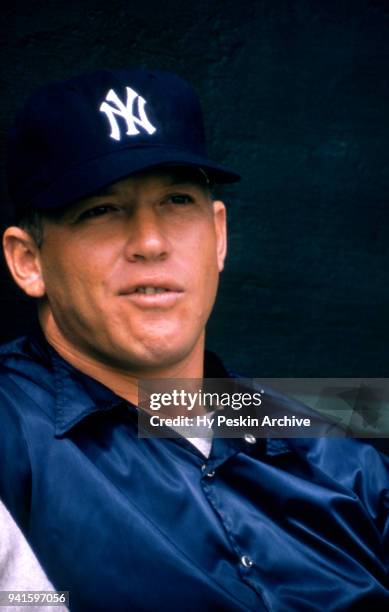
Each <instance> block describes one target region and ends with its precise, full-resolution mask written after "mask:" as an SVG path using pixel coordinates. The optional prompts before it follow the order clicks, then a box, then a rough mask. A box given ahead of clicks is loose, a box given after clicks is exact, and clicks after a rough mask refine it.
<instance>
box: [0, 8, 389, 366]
mask: <svg viewBox="0 0 389 612" xmlns="http://www.w3.org/2000/svg"><path fill="white" fill-rule="evenodd" d="M0 40H1V43H0V44H1V50H0V51H1V71H0V81H1V92H2V94H1V97H0V129H1V153H0V155H1V162H3V160H4V146H5V143H4V140H5V138H4V136H5V132H6V130H7V128H8V127H9V126H10V123H11V120H12V117H13V116H14V114H15V112H16V110H17V109H19V108H20V107H21V105H22V104H23V102H24V101H25V99H26V97H27V96H28V95H29V94H30V93H31V92H32V91H33V90H34V89H35V88H36V87H37V86H40V85H41V84H43V83H45V82H46V81H48V80H53V79H57V78H65V77H68V76H71V75H74V74H77V73H79V72H83V71H90V70H93V69H95V68H101V67H119V66H126V65H131V64H141V65H144V66H147V67H152V68H163V69H168V70H173V71H175V72H178V73H179V74H180V75H182V76H183V77H185V78H187V79H188V80H190V81H191V82H192V84H193V85H194V86H195V87H196V89H197V91H198V92H199V94H200V96H201V98H202V101H203V108H204V113H205V122H206V128H207V133H208V143H209V149H210V154H211V156H213V157H214V158H215V159H217V160H218V161H221V162H225V163H227V164H228V165H230V166H231V167H232V168H235V169H236V170H237V171H239V172H241V173H242V174H243V175H244V181H243V182H242V183H241V184H240V185H239V186H234V187H228V188H225V189H224V190H223V197H224V198H225V200H226V202H227V203H228V207H229V217H230V255H229V260H228V264H227V268H226V270H225V272H224V273H223V277H222V281H221V289H220V294H219V299H218V303H217V306H216V309H215V311H214V314H213V315H212V319H211V322H210V324H209V330H208V345H209V347H210V348H213V349H215V350H217V351H218V352H219V353H220V354H221V355H223V357H224V358H225V360H226V362H228V363H229V364H230V365H231V366H233V367H234V368H235V369H237V370H239V371H241V372H243V373H246V374H247V375H253V376H267V377H269V376H296V377H303V376H304V377H308V376H320V377H327V376H338V377H347V376H354V377H365V376H366V377H375V376H376V377H381V376H382V377H386V376H387V373H388V368H387V354H388V340H389V326H388V315H389V282H388V280H389V274H388V272H389V206H388V201H387V198H388V194H389V190H388V187H389V172H388V170H389V168H388V165H389V150H388V148H389V138H388V136H389V121H388V113H389V107H388V102H389V77H388V74H389V0H387V1H383V0H381V1H378V0H377V1H370V2H368V1H366V0H364V1H363V0H354V1H352V2H345V1H342V0H338V1H337V2H332V1H331V0H322V1H319V0H316V1H314V0H312V1H308V0H299V1H298V0H296V1H294V0H260V1H257V2H255V1H254V2H253V1H251V2H245V1H243V2H242V1H240V2H238V1H235V2H234V1H231V0H223V1H221V0H199V1H197V2H195V3H183V2H182V1H179V0H173V1H168V2H165V3H160V2H157V1H156V0H142V1H141V2H136V3H134V2H128V1H126V2H125V1H122V0H110V1H109V2H107V0H94V1H92V0H86V1H84V2H77V3H76V2H72V1H67V2H58V3H57V2H47V0H45V1H44V0H31V1H30V2H29V3H28V4H24V3H22V2H18V1H17V0H16V1H15V2H13V3H9V5H8V7H6V8H3V9H2V26H1V38H0ZM3 166H4V164H3V163H2V172H3ZM3 174H4V172H3ZM1 201H2V212H1V223H2V226H4V225H5V224H6V223H7V222H9V220H10V208H9V204H8V203H7V196H6V193H5V186H4V181H2V192H1ZM194 257H195V254H194ZM0 291H1V295H0V300H1V302H0V307H1V314H2V317H1V328H0V341H5V340H7V339H9V338H11V337H14V336H16V335H18V334H19V333H20V332H21V331H24V330H26V329H28V327H29V326H30V322H31V320H32V317H33V312H34V306H33V304H32V303H31V302H29V301H27V300H25V299H23V297H22V295H21V294H20V293H19V291H18V290H16V289H13V285H12V283H11V281H10V280H9V278H8V276H7V274H6V273H5V271H4V270H3V271H2V273H1V278H0Z"/></svg>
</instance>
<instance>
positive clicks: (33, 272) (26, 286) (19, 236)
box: [3, 226, 45, 298]
mask: <svg viewBox="0 0 389 612" xmlns="http://www.w3.org/2000/svg"><path fill="white" fill-rule="evenodd" d="M3 249H4V255H5V260H6V262H7V265H8V268H9V271H10V272H11V275H12V277H13V279H14V281H15V283H16V284H17V285H19V287H20V288H21V289H22V290H23V291H24V293H26V294H27V295H29V296H30V297H35V298H40V297H43V296H44V295H45V284H44V282H43V278H42V268H41V259H40V251H39V248H38V246H37V244H36V243H35V241H34V239H33V238H32V237H31V236H30V234H29V233H28V232H26V231H25V230H23V229H21V228H20V227H16V226H11V227H8V228H7V229H6V230H5V232H4V235H3Z"/></svg>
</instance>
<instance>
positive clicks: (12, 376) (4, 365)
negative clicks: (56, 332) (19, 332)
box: [0, 336, 54, 405]
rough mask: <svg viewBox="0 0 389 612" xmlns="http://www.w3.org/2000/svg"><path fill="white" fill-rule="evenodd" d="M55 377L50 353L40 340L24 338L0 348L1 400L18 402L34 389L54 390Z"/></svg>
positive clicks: (31, 395) (29, 337)
mask: <svg viewBox="0 0 389 612" xmlns="http://www.w3.org/2000/svg"><path fill="white" fill-rule="evenodd" d="M53 378H54V375H53V370H52V365H51V360H50V356H49V352H48V350H47V348H46V346H45V343H44V342H42V341H41V340H40V339H39V338H36V337H34V336H23V337H21V338H17V339H16V340H13V341H12V342H9V343H7V344H3V345H1V346H0V397H1V400H2V401H1V404H2V405H3V404H4V401H5V399H7V398H8V399H9V400H11V402H12V403H17V400H18V399H20V398H21V397H23V395H26V394H27V395H28V396H29V397H30V398H33V397H35V394H36V392H37V390H39V389H42V390H46V391H48V392H50V391H52V390H53V386H54V381H53Z"/></svg>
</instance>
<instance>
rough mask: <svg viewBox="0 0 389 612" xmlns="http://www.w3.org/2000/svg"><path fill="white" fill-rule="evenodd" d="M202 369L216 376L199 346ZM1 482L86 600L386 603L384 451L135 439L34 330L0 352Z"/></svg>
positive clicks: (98, 604) (64, 582) (104, 604)
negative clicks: (206, 452)
mask: <svg viewBox="0 0 389 612" xmlns="http://www.w3.org/2000/svg"><path fill="white" fill-rule="evenodd" d="M207 368H208V370H207V374H208V376H211V375H212V376H216V375H220V376H226V372H225V371H224V370H223V368H222V366H221V364H220V363H219V362H218V361H217V360H216V359H212V358H211V357H208V364H207ZM0 379H1V380H0V410H1V430H0V449H1V460H2V469H1V475H0V495H1V497H2V498H3V499H4V501H5V503H6V504H7V506H8V508H9V509H10V511H11V513H12V514H13V515H14V517H15V518H16V520H17V522H18V523H19V525H20V526H21V527H22V529H23V531H24V533H25V534H26V536H27V538H28V540H29V542H30V544H31V545H32V547H33V548H34V550H35V553H36V554H37V556H38V558H39V560H40V562H41V563H42V565H43V567H44V569H45V571H46V573H47V574H48V576H49V578H50V580H51V581H52V582H53V583H54V585H55V586H56V588H57V589H61V590H69V591H70V608H71V610H75V611H77V612H78V611H82V612H89V611H92V610H93V611H94V612H99V611H101V612H103V611H104V612H106V611H108V610H114V611H115V612H121V611H129V610H131V611H147V612H151V611H153V612H154V611H155V610H162V611H169V612H170V611H175V610H185V611H186V612H198V611H200V610H201V611H202V612H206V611H209V612H211V611H212V612H215V611H223V612H238V611H243V610H258V611H262V610H271V611H276V612H290V611H296V612H304V611H307V612H308V611H309V612H312V611H320V612H322V611H323V610H326V611H345V610H352V611H354V610H369V609H370V607H371V609H373V607H374V606H375V609H378V610H383V609H389V590H388V588H389V587H388V564H389V550H388V549H389V545H388V544H389V517H388V515H389V465H388V462H389V459H388V457H385V456H383V455H380V454H379V453H378V452H377V451H376V450H375V449H374V448H373V447H371V446H369V445H367V444H363V443H360V442H358V441H356V440H347V439H324V438H321V439H289V440H284V441H283V440H270V439H269V440H258V441H257V442H256V443H255V444H250V443H249V442H246V441H245V440H243V439H242V440H240V439H215V440H214V442H213V445H212V450H211V454H210V457H209V459H208V460H206V459H205V458H204V457H203V456H202V455H201V453H200V452H199V451H198V450H197V449H196V448H195V447H194V446H193V445H191V444H190V443H189V442H188V441H186V440H185V439H182V438H179V439H173V438H172V439H170V438H169V439H139V438H138V437H137V418H136V408H135V407H134V406H132V405H130V404H129V403H127V402H125V401H124V400H123V399H121V398H119V397H117V396H116V395H115V394H114V393H113V392H111V391H110V390H109V389H107V388H105V387H104V386H103V385H101V384H100V383H98V382H96V381H95V380H93V379H91V378H89V377H88V376H85V375H83V374H81V373H80V372H78V371H76V370H75V369H74V368H73V367H71V366H70V365H69V364H68V363H67V362H65V361H64V360H63V359H62V358H61V357H59V355H58V354H57V353H55V351H53V349H51V348H50V347H49V346H48V345H47V343H46V342H45V341H44V339H43V337H42V336H36V337H34V338H33V339H26V338H23V339H19V340H17V341H15V342H14V343H12V344H10V345H7V346H5V347H2V349H1V355H0Z"/></svg>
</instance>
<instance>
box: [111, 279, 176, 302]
mask: <svg viewBox="0 0 389 612" xmlns="http://www.w3.org/2000/svg"><path fill="white" fill-rule="evenodd" d="M139 287H155V288H158V289H165V291H164V293H154V294H151V295H149V294H146V293H139V292H137V289H138V288H139ZM183 294H184V289H183V287H182V286H180V285H179V284H178V283H177V281H175V280H170V279H160V278H159V279H156V278H142V279H139V280H138V281H136V282H132V283H131V284H130V285H127V286H126V287H124V288H123V289H121V290H120V291H119V295H120V296H121V297H124V298H126V299H127V300H129V301H130V302H131V303H133V304H134V305H136V306H139V307H141V308H171V307H172V306H174V305H175V304H176V303H177V302H178V301H179V300H180V299H181V298H182V296H183Z"/></svg>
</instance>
